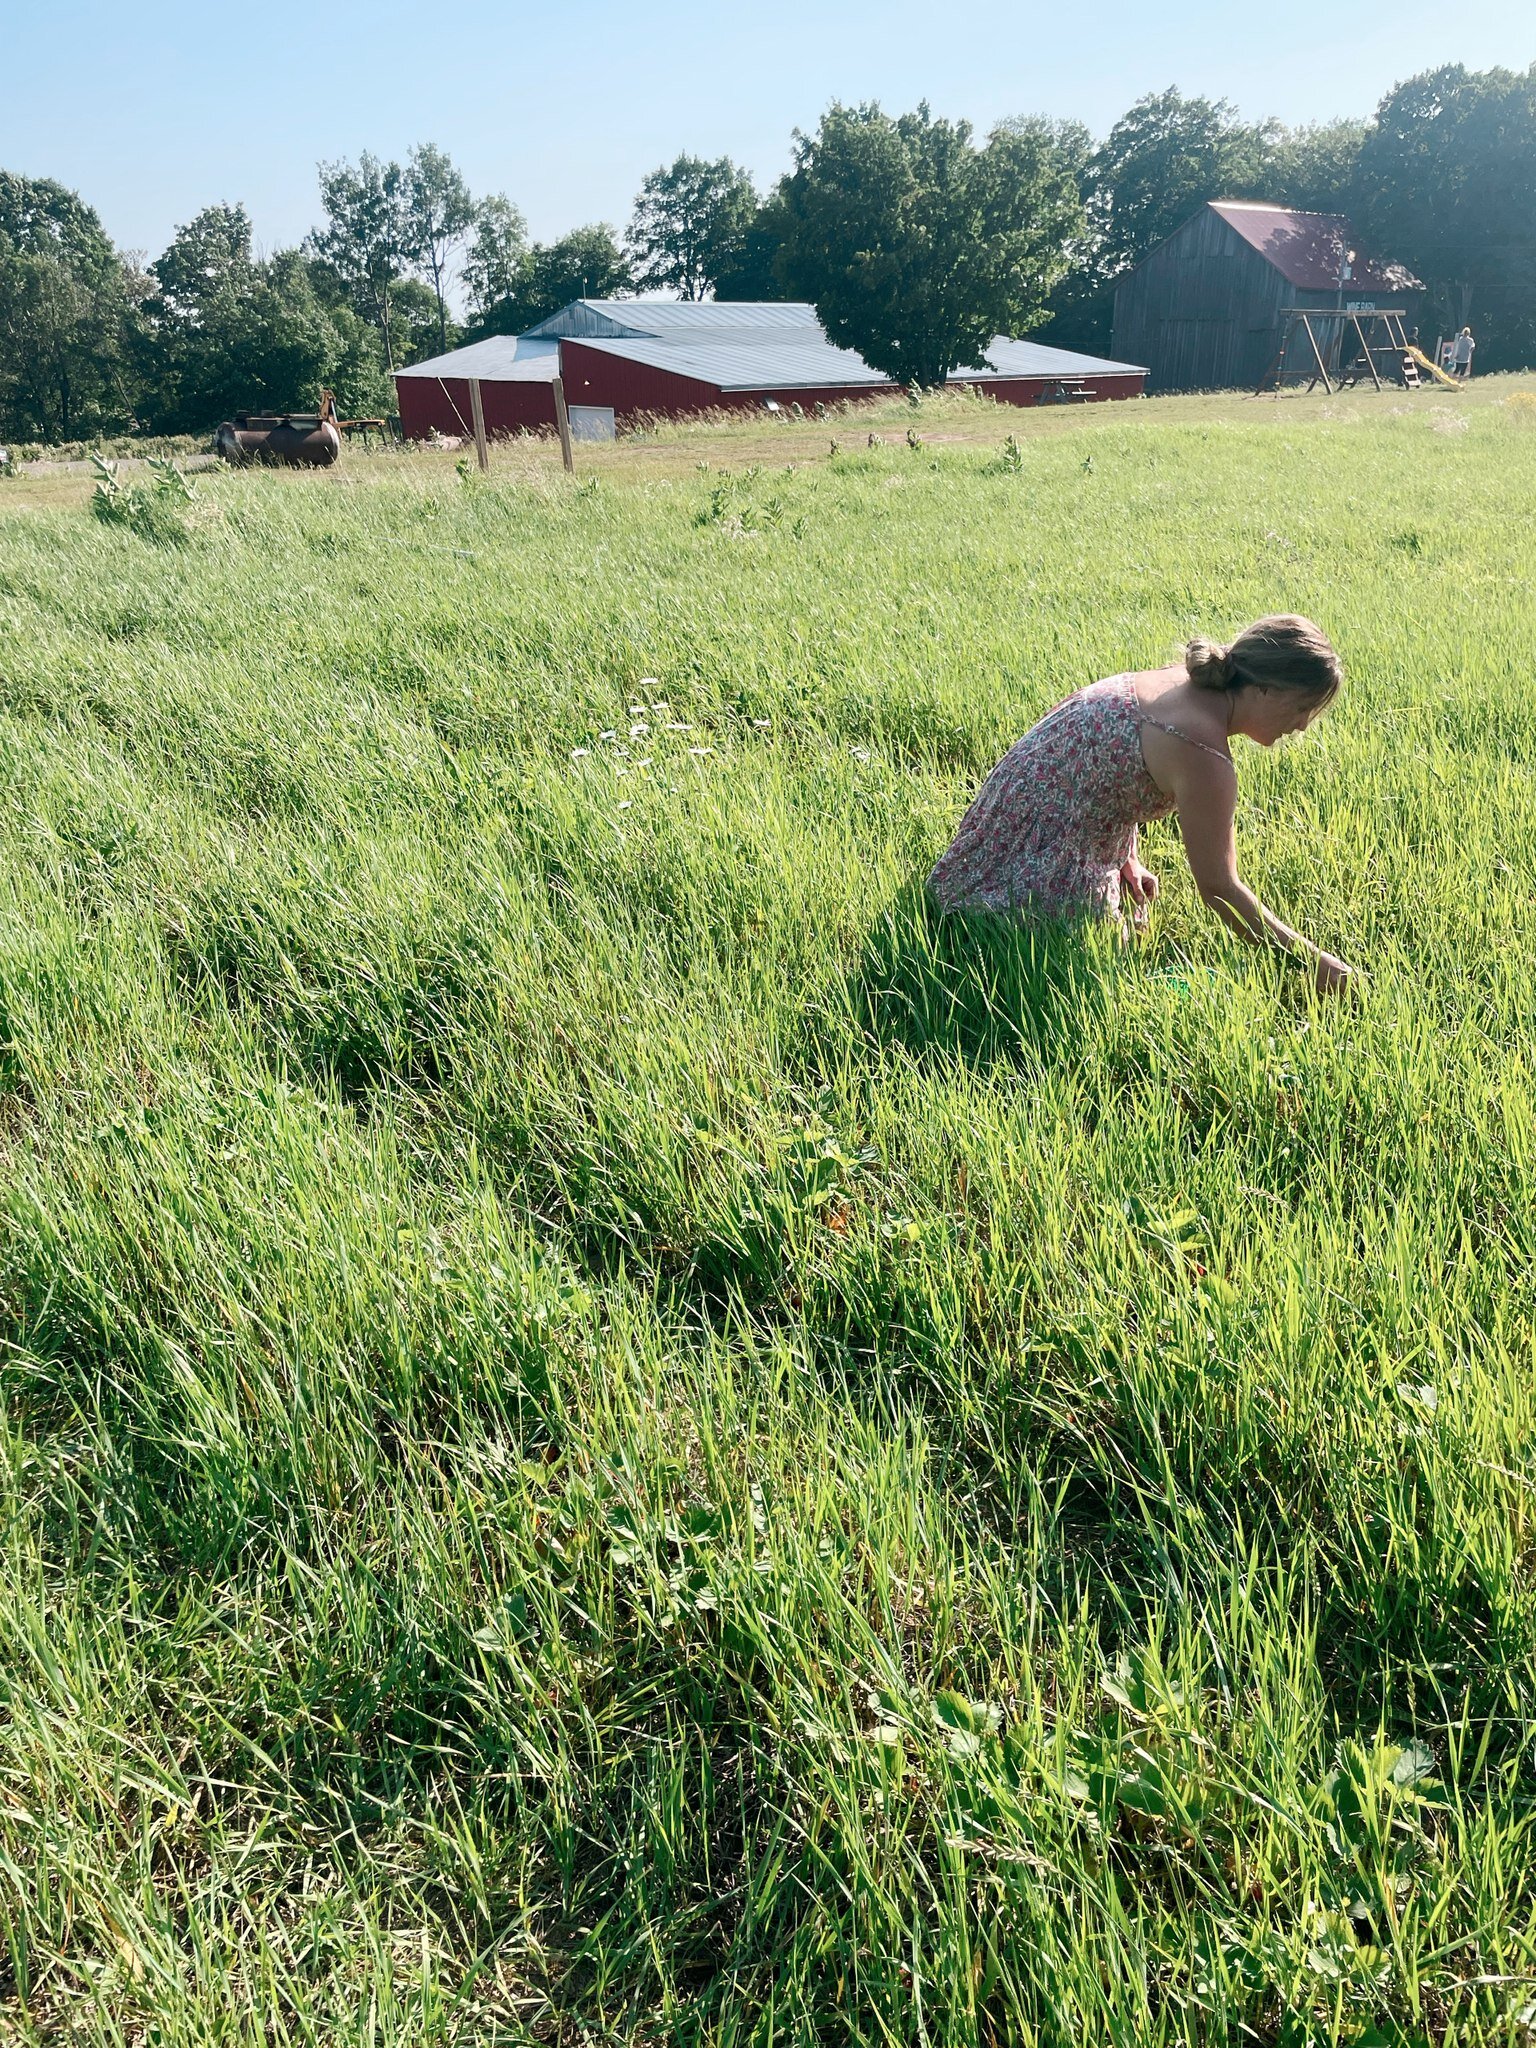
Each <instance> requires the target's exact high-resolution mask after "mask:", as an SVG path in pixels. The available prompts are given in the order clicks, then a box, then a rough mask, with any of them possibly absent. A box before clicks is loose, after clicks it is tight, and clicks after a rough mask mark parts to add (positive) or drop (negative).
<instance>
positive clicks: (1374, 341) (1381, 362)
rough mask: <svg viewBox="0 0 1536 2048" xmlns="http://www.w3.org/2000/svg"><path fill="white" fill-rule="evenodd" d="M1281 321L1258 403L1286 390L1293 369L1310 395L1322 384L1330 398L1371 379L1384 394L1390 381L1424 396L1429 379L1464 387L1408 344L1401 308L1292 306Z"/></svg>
mask: <svg viewBox="0 0 1536 2048" xmlns="http://www.w3.org/2000/svg"><path fill="white" fill-rule="evenodd" d="M1280 317H1281V319H1282V320H1283V321H1284V323H1285V325H1284V327H1283V328H1282V330H1281V335H1280V347H1279V350H1278V352H1277V353H1276V355H1275V357H1274V359H1273V360H1272V361H1271V363H1270V365H1269V367H1268V369H1267V370H1266V371H1265V372H1264V374H1263V376H1262V377H1261V378H1260V379H1259V381H1258V383H1257V384H1256V385H1255V386H1254V396H1255V397H1256V398H1257V397H1260V396H1262V394H1263V393H1265V392H1266V391H1273V392H1276V393H1278V392H1279V391H1280V390H1281V388H1282V387H1283V385H1284V383H1285V379H1286V373H1287V366H1288V365H1292V368H1291V374H1292V375H1294V376H1296V377H1297V378H1301V377H1309V382H1308V384H1307V389H1308V390H1309V391H1315V390H1316V389H1317V387H1318V385H1319V384H1321V385H1322V387H1323V389H1324V390H1325V391H1326V392H1329V393H1330V394H1331V393H1332V392H1334V391H1336V390H1337V391H1342V390H1345V389H1346V388H1347V387H1348V386H1350V385H1352V384H1363V383H1364V382H1365V380H1366V378H1367V377H1369V378H1370V380H1371V382H1372V383H1373V384H1374V385H1375V387H1376V389H1377V390H1378V391H1380V390H1381V389H1382V386H1383V383H1384V382H1385V383H1391V384H1399V385H1402V386H1403V387H1404V388H1405V389H1407V390H1409V391H1420V390H1422V389H1423V388H1424V385H1425V381H1426V378H1432V379H1433V380H1434V381H1435V382H1436V383H1437V384H1443V385H1448V386H1449V387H1450V389H1451V390H1453V391H1457V390H1460V388H1461V387H1460V385H1458V383H1457V382H1456V379H1455V378H1454V377H1448V376H1447V375H1446V374H1445V372H1444V370H1442V369H1440V368H1439V367H1438V366H1437V365H1436V364H1435V363H1433V362H1431V360H1430V359H1429V357H1428V356H1427V355H1425V354H1424V352H1423V350H1422V349H1421V348H1419V346H1418V344H1417V343H1416V342H1412V341H1410V340H1409V339H1408V334H1407V331H1406V329H1405V328H1404V326H1403V318H1404V315H1403V310H1402V308H1401V307H1400V306H1381V307H1377V306H1370V307H1366V306H1286V307H1283V308H1282V309H1281V315H1280ZM1298 355H1299V356H1300V358H1301V360H1300V362H1299V363H1295V361H1294V359H1295V358H1296V357H1297V356H1298ZM1330 364H1331V365H1332V369H1331V370H1330V368H1329V365H1330ZM1383 373H1385V374H1383Z"/></svg>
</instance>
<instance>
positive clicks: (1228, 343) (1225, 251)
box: [1113, 206, 1296, 391]
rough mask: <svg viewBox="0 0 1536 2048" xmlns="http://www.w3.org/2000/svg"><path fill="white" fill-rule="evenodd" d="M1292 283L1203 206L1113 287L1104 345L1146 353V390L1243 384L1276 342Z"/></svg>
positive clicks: (1139, 357)
mask: <svg viewBox="0 0 1536 2048" xmlns="http://www.w3.org/2000/svg"><path fill="white" fill-rule="evenodd" d="M1295 297H1296V292H1295V288H1294V287H1293V286H1292V285H1291V284H1290V283H1288V281H1287V280H1286V279H1285V278H1284V277H1283V276H1282V275H1281V274H1280V272H1279V271H1278V270H1276V268H1275V266H1274V265H1273V264H1272V263H1270V262H1269V261H1268V260H1267V259H1266V258H1265V257H1263V256H1261V255H1260V254H1259V252H1258V250H1257V249H1255V248H1254V247H1253V246H1252V245H1251V244H1250V243H1248V242H1245V241H1244V240H1243V238H1242V236H1241V235H1239V234H1238V233H1237V232H1236V231H1235V229H1233V228H1231V227H1230V226H1228V224H1227V222H1226V221H1224V220H1223V219H1222V217H1221V215H1220V214H1219V213H1215V212H1213V211H1212V209H1211V208H1210V207H1208V206H1206V207H1202V208H1201V209H1200V211H1199V213H1197V214H1195V215H1194V216H1193V217H1192V218H1191V219H1189V220H1187V221H1186V222H1185V223H1184V225H1183V227H1181V228H1180V229H1178V231H1177V232H1176V233H1174V234H1172V235H1170V236H1169V238H1168V240H1167V241H1166V242H1164V243H1162V244H1161V246H1160V247H1158V248H1156V249H1154V250H1153V251H1152V253H1151V255H1150V256H1148V257H1147V258H1146V259H1145V260H1144V261H1143V262H1142V263H1140V264H1138V266H1137V267H1136V269H1135V270H1133V271H1132V272H1131V274H1130V276H1129V277H1126V278H1124V279H1122V280H1121V283H1120V284H1119V286H1118V287H1117V289H1116V292H1115V329H1114V334H1115V338H1114V344H1113V346H1114V352H1115V354H1116V355H1117V356H1119V357H1121V358H1123V359H1126V360H1129V361H1131V362H1141V363H1148V364H1150V365H1151V374H1150V376H1149V377H1148V380H1147V386H1148V389H1149V390H1152V391H1219V390H1226V389H1230V388H1231V387H1233V386H1238V387H1242V386H1245V385H1246V386H1248V387H1252V386H1253V385H1254V384H1256V383H1257V382H1258V380H1259V378H1260V377H1261V376H1262V375H1263V374H1264V368H1265V365H1266V364H1267V363H1268V362H1269V360H1270V358H1271V357H1272V356H1273V355H1274V353H1275V349H1276V347H1277V345H1278V339H1277V337H1278V332H1279V326H1280V317H1279V316H1280V308H1281V306H1282V305H1289V304H1291V303H1292V302H1293V301H1294V299H1295Z"/></svg>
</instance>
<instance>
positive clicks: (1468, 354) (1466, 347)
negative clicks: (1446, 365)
mask: <svg viewBox="0 0 1536 2048" xmlns="http://www.w3.org/2000/svg"><path fill="white" fill-rule="evenodd" d="M1476 347H1477V343H1476V342H1475V341H1474V340H1473V339H1472V330H1471V328H1470V327H1463V329H1462V330H1461V332H1460V334H1458V335H1457V337H1456V339H1455V340H1454V341H1453V342H1452V343H1451V372H1452V374H1453V375H1454V376H1457V377H1460V378H1461V379H1462V381H1463V383H1465V381H1466V379H1467V378H1468V377H1470V376H1471V374H1472V351H1473V349H1475V348H1476Z"/></svg>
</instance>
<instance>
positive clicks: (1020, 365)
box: [396, 299, 1140, 391]
mask: <svg viewBox="0 0 1536 2048" xmlns="http://www.w3.org/2000/svg"><path fill="white" fill-rule="evenodd" d="M562 340H569V341H579V342H581V343H582V344H584V345H585V346H586V347H588V348H595V349H601V350H602V351H603V352H604V353H605V354H607V355H614V356H621V357H624V358H625V359H626V360H627V361H629V362H632V363H642V364H644V365H645V366H646V367H647V368H649V369H653V370H669V371H670V372H671V373H672V374H673V375H674V376H677V377H691V378H693V379H695V381H697V382H698V383H701V384H708V385H711V386H713V388H714V389H715V390H717V391H878V390H885V389H889V388H891V386H892V385H893V384H894V382H895V379H894V378H891V377H887V376H885V375H884V374H883V373H882V372H881V371H879V370H876V369H873V368H872V367H871V366H870V365H869V364H868V363H866V362H865V360H864V358H863V357H862V356H861V355H858V354H856V353H855V351H854V350H853V349H851V348H838V347H837V346H836V344H835V343H833V342H831V341H829V340H828V339H827V336H826V333H825V332H824V330H823V328H822V325H821V322H820V321H819V320H818V319H817V317H816V309H815V307H814V306H807V305H799V304H793V303H790V304H782V303H778V302H770V301H750V300H749V301H742V302H728V303H724V304H718V303H716V302H715V301H713V300H707V301H703V302H696V303H684V302H679V301H678V300H676V299H576V300H573V301H572V303H571V304H570V305H569V306H564V307H562V308H561V310H560V311H559V312H558V313H554V314H551V316H550V317H549V319H547V320H544V321H541V322H540V324H539V325H538V326H537V327H535V328H532V329H530V330H529V332H528V333H527V334H521V335H511V334H493V335H491V336H490V337H489V338H488V339H487V340H485V341H475V342H471V343H470V344H469V346H468V347H467V348H456V349H451V350H450V351H449V353H448V354H447V355H444V356H433V357H431V358H430V359H429V360H428V361H426V362H424V363H412V364H411V365H410V366H409V368H407V369H404V370H400V371H398V372H397V373H396V374H397V375H398V376H401V377H436V378H443V377H478V378H480V379H482V380H483V381H484V382H486V383H494V384H502V383H548V382H549V381H550V380H552V379H553V378H555V377H557V376H559V374H560V343H561V341H562ZM1139 371H1140V365H1139V364H1135V363H1111V362H1106V361H1104V360H1103V359H1102V358H1101V357H1098V356H1084V355H1078V354H1076V353H1074V352H1073V351H1072V350H1070V349H1061V348H1045V347H1043V346H1042V345H1041V344H1040V343H1039V342H1033V341H1015V340H1013V339H1012V338H1011V337H1010V336H1008V335H1005V334H999V335H996V336H994V337H993V339H992V341H991V343H990V345H989V346H988V349H987V353H986V360H985V362H984V363H981V364H978V365H976V366H974V367H972V368H969V369H964V370H957V371H955V373H954V378H955V381H956V382H961V383H963V382H965V381H967V380H974V381H981V380H986V381H992V380H1001V379H1006V378H1012V377H1033V378H1040V377H1093V376H1099V377H1105V376H1112V375H1135V374H1138V373H1139Z"/></svg>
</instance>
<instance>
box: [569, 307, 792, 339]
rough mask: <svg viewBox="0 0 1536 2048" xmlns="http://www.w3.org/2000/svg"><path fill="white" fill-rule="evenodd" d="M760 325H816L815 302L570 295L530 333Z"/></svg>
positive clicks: (612, 335)
mask: <svg viewBox="0 0 1536 2048" xmlns="http://www.w3.org/2000/svg"><path fill="white" fill-rule="evenodd" d="M762 328H769V329H775V330H780V331H783V330H797V331H799V332H802V333H803V332H804V331H805V330H806V329H807V328H814V329H815V330H816V332H817V333H819V332H820V331H821V323H820V321H819V320H818V319H817V318H816V308H815V307H814V306H805V305H797V304H794V303H790V302H781V301H778V300H773V299H740V300H734V299H726V300H716V299H702V300H679V299H573V300H572V301H571V303H570V305H568V306H562V307H561V308H560V311H559V312H558V313H551V314H550V316H549V318H548V319H547V320H541V321H539V323H538V325H537V326H535V327H530V328H529V330H528V332H529V334H530V335H540V336H542V335H556V336H559V337H560V338H561V339H562V340H570V341H589V340H598V339H601V340H608V341H630V340H636V339H640V338H643V337H645V336H647V335H664V334H676V335H687V336H689V337H690V338H692V337H695V336H696V337H698V338H699V339H700V340H703V339H705V338H713V337H715V336H719V337H720V338H721V339H724V338H726V337H728V336H729V335H732V334H740V333H743V332H746V331H749V330H751V331H754V332H755V331H758V330H760V329H762Z"/></svg>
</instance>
